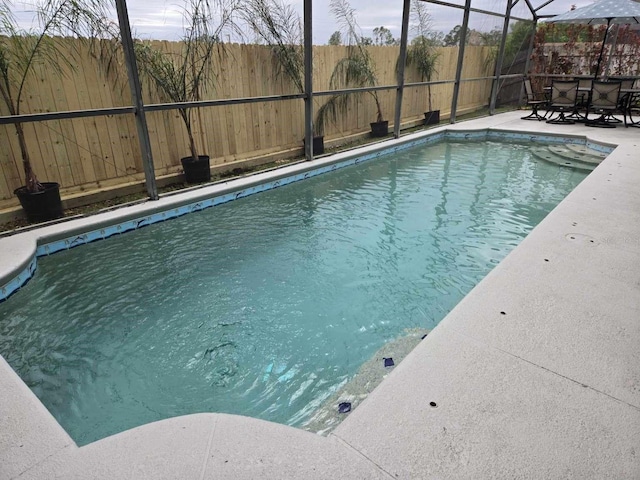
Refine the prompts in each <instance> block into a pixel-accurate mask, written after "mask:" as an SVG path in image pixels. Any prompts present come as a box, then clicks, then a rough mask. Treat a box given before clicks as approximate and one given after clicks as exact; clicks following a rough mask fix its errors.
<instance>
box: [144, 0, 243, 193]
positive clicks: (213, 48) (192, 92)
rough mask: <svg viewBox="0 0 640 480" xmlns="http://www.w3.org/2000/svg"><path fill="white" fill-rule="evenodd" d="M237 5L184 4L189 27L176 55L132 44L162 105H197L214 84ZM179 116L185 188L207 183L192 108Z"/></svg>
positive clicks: (208, 0)
mask: <svg viewBox="0 0 640 480" xmlns="http://www.w3.org/2000/svg"><path fill="white" fill-rule="evenodd" d="M236 9H237V6H236V5H235V4H233V3H229V2H224V1H223V0H187V4H186V6H185V9H184V18H185V23H186V25H187V27H186V28H185V31H184V35H183V37H182V39H181V42H180V45H179V51H178V52H177V53H171V52H167V51H164V50H161V49H159V48H157V47H156V46H154V44H153V43H151V42H146V41H141V40H137V39H136V40H135V41H134V50H135V54H136V60H137V63H138V69H139V70H140V74H141V76H142V77H143V78H147V79H148V80H149V81H150V82H151V84H153V85H154V86H155V88H156V91H157V94H158V95H159V96H160V97H161V99H162V100H164V101H168V102H174V103H182V102H197V101H200V100H202V95H203V93H204V92H205V91H206V89H207V88H209V87H211V86H213V83H214V79H215V72H214V59H215V58H216V55H218V56H219V57H220V56H221V55H222V54H223V53H224V43H223V41H222V36H223V34H224V33H225V32H226V31H227V30H228V29H235V28H236V26H235V23H234V20H233V13H234V10H236ZM178 113H179V115H180V118H181V119H182V122H183V123H184V126H185V129H186V131H187V136H188V137H189V151H190V155H189V156H187V157H184V158H182V159H181V160H180V161H181V163H182V167H183V169H184V175H185V180H186V181H187V183H202V182H208V181H209V180H211V167H210V159H209V156H208V155H202V154H200V153H199V151H198V147H197V146H196V142H195V138H194V134H193V126H194V118H193V115H192V114H193V108H192V107H180V108H178Z"/></svg>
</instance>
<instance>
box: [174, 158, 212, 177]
mask: <svg viewBox="0 0 640 480" xmlns="http://www.w3.org/2000/svg"><path fill="white" fill-rule="evenodd" d="M180 162H181V163H182V168H183V169H184V179H185V180H186V182H187V183H203V182H209V181H211V167H210V166H209V155H198V160H194V159H193V157H184V158H181V159H180Z"/></svg>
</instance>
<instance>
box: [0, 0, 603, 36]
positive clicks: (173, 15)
mask: <svg viewBox="0 0 640 480" xmlns="http://www.w3.org/2000/svg"><path fill="white" fill-rule="evenodd" d="M0 1H5V0H0ZM282 1H285V2H286V3H289V4H291V5H293V6H294V8H296V10H298V11H299V13H300V15H301V16H302V0H282ZM448 1H449V2H450V3H456V4H460V5H464V0H448ZM349 3H350V5H351V6H352V7H353V8H354V9H355V11H356V19H357V22H358V24H359V25H360V27H361V29H362V34H363V35H364V36H373V34H372V30H373V29H374V28H375V27H380V26H384V27H385V28H387V29H389V30H391V32H392V33H393V35H394V37H397V38H398V37H400V25H401V21H402V3H403V2H402V0H349ZM531 3H532V4H533V6H534V7H537V6H538V5H542V4H543V3H544V0H531ZM591 3H593V0H554V1H553V2H552V3H550V4H549V5H548V6H546V7H544V8H543V9H542V10H540V12H539V13H541V14H545V15H547V14H548V15H557V14H560V13H564V12H567V11H569V10H570V9H571V6H572V5H576V6H577V7H581V6H585V5H589V4H591ZM13 5H14V8H13V9H12V11H13V12H14V14H15V15H16V17H17V19H18V21H19V22H20V23H21V26H24V27H29V26H30V25H31V24H32V21H33V20H32V18H33V15H32V13H31V12H33V10H34V7H33V1H31V2H28V1H27V2H24V1H20V0H13ZM426 6H427V9H428V11H429V13H430V15H431V19H432V22H431V28H432V29H433V30H436V31H441V32H443V33H445V34H446V33H448V32H449V31H451V29H453V28H454V27H455V26H456V25H459V24H461V23H462V10H461V9H456V8H451V7H444V6H440V5H435V4H431V3H426ZM471 6H472V7H474V8H480V9H483V10H489V11H493V12H498V13H504V10H505V7H506V0H471ZM127 8H128V10H129V18H130V22H131V25H132V29H133V30H134V32H135V35H136V36H138V37H140V38H148V39H167V40H176V39H179V38H180V35H181V32H182V14H181V10H180V0H127ZM526 12H528V9H527V8H526V5H525V3H524V0H519V2H518V4H517V6H516V7H515V9H514V11H513V13H512V15H514V16H520V17H523V18H530V16H529V15H526ZM501 22H502V21H501V19H499V18H497V17H492V16H488V15H481V14H477V13H472V14H471V17H470V27H471V28H474V29H476V30H479V31H490V30H492V29H494V28H500V29H501V28H502V23H501ZM338 29H339V27H338V25H337V23H336V21H335V19H334V18H333V16H332V15H331V13H330V11H329V0H314V2H313V43H314V44H316V45H323V44H326V43H327V41H328V39H329V37H330V36H331V34H332V33H333V32H334V31H336V30H338Z"/></svg>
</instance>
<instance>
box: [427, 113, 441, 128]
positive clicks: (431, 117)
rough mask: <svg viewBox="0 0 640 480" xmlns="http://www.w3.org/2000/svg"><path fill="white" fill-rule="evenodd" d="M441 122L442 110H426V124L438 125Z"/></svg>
mask: <svg viewBox="0 0 640 480" xmlns="http://www.w3.org/2000/svg"><path fill="white" fill-rule="evenodd" d="M438 123H440V110H432V111H430V112H424V124H425V125H436V124H438Z"/></svg>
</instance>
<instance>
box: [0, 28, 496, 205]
mask: <svg viewBox="0 0 640 480" xmlns="http://www.w3.org/2000/svg"><path fill="white" fill-rule="evenodd" d="M60 41H61V42H66V43H67V44H69V45H68V48H70V49H71V48H76V47H77V45H71V42H73V39H62V40H60ZM156 46H157V47H158V48H163V49H165V50H167V51H172V50H177V49H178V48H180V45H179V44H178V43H176V42H165V41H163V42H157V45H156ZM81 48H82V47H81ZM225 48H226V50H227V53H228V55H227V56H226V57H225V58H223V59H218V60H216V62H217V63H216V64H215V65H214V68H215V69H216V70H217V71H218V73H219V75H218V82H217V84H216V86H215V90H212V91H211V92H208V94H207V96H206V97H205V98H203V100H201V101H198V102H188V103H182V104H171V103H164V102H162V101H160V100H161V98H159V97H158V96H157V95H156V94H154V93H153V92H154V90H153V88H152V86H151V85H149V84H148V83H147V82H145V81H144V80H143V85H142V86H143V95H144V103H145V105H144V110H145V112H147V123H148V126H149V136H150V141H151V150H152V152H153V157H154V164H155V174H156V176H163V175H171V174H176V173H179V172H180V171H181V164H180V158H182V157H185V156H188V155H189V146H188V140H187V136H186V132H185V129H184V125H183V124H182V121H181V119H180V117H179V114H178V111H177V109H180V108H191V107H195V110H194V112H193V116H194V136H195V139H196V144H197V146H198V149H199V151H200V152H202V153H203V154H208V155H209V156H210V157H211V159H212V162H211V163H212V164H213V165H216V164H224V163H229V162H236V161H243V160H244V159H248V158H254V157H264V158H266V159H268V158H278V156H282V155H285V154H286V155H289V156H291V155H301V154H302V146H303V142H302V140H303V138H304V102H303V101H302V100H303V99H304V98H305V97H306V95H305V94H304V93H300V92H295V91H292V90H295V87H293V85H291V84H290V83H289V82H287V81H286V79H285V78H283V77H282V76H278V75H277V74H276V73H275V71H274V68H273V63H272V62H273V60H272V57H271V51H270V50H269V48H268V47H266V46H260V45H246V44H231V45H227V46H226V47H225ZM368 48H369V50H370V52H371V55H372V58H373V60H374V62H375V65H376V67H377V76H378V81H379V85H378V86H375V87H371V88H368V87H365V88H354V89H342V90H338V91H329V90H324V89H323V88H322V87H323V86H328V85H329V78H330V76H331V73H332V71H333V68H334V65H335V64H336V63H337V62H338V61H339V60H340V59H341V58H343V57H344V55H345V54H346V47H344V46H315V47H313V56H314V65H313V68H314V75H313V78H314V89H315V90H316V91H314V93H313V97H314V102H313V103H314V109H315V110H317V109H318V108H319V107H320V106H321V105H322V104H323V103H324V102H325V101H326V100H327V98H328V97H329V96H331V95H334V94H341V93H344V94H347V93H360V92H366V91H376V92H378V97H379V101H380V105H381V107H382V111H383V115H384V117H385V119H387V120H393V111H394V105H395V97H396V93H397V89H398V86H397V84H396V72H395V64H396V60H397V55H398V49H397V47H377V46H372V47H368ZM467 51H470V52H471V54H470V55H469V58H468V60H467V62H466V64H465V72H467V74H471V75H472V76H473V77H474V78H476V77H477V78H478V79H480V78H485V81H484V82H483V81H480V80H478V81H475V82H474V86H470V87H467V88H465V89H463V91H462V92H461V96H460V100H459V107H458V108H459V110H468V109H474V108H480V107H482V106H486V104H487V98H488V95H489V92H490V83H491V77H486V76H485V77H482V75H486V74H487V73H488V72H487V71H486V70H485V68H486V67H485V65H484V63H485V62H484V59H485V58H486V57H487V55H488V54H489V51H490V49H489V48H488V47H472V46H468V47H467ZM457 54H458V49H457V47H442V48H440V49H439V61H438V67H437V75H436V76H435V78H434V79H432V80H433V81H431V82H419V80H420V78H419V75H418V74H417V72H416V71H415V70H413V69H412V68H411V67H408V68H407V70H406V75H405V77H406V82H407V83H406V84H405V88H404V102H403V108H402V121H403V122H407V121H419V119H420V118H421V117H422V116H423V112H424V111H426V110H427V109H428V98H427V97H428V95H427V92H426V90H425V89H426V88H427V87H428V88H429V89H430V96H431V103H432V108H433V109H438V110H442V114H443V115H446V114H447V112H448V109H449V107H450V99H451V92H452V88H453V87H452V80H450V79H452V78H454V77H455V69H454V68H452V65H453V64H455V59H456V58H457ZM83 58H84V59H85V60H83V61H84V62H86V65H82V66H81V67H80V68H78V69H76V70H74V71H69V72H67V73H66V75H63V76H52V75H51V72H47V71H45V70H44V69H38V68H37V69H36V74H35V75H34V76H33V78H31V79H30V80H29V83H28V84H27V86H26V87H27V91H28V93H29V94H28V95H26V96H25V101H24V103H23V105H22V111H23V112H29V113H25V114H24V115H20V116H18V117H11V116H8V115H7V112H0V144H3V145H5V146H6V147H5V148H3V149H2V150H0V208H2V205H5V206H7V205H12V204H16V203H17V201H16V199H15V198H14V196H13V190H14V189H16V188H18V187H19V186H21V185H22V184H23V182H24V180H23V178H22V165H21V158H20V149H19V147H18V142H17V139H16V135H15V131H14V126H13V125H12V124H15V123H16V122H20V123H22V124H23V128H24V130H25V135H26V138H27V146H28V149H29V153H30V156H31V161H32V163H33V166H34V170H35V171H36V173H37V175H38V177H39V178H40V179H41V181H55V182H58V183H60V184H61V186H62V188H63V189H64V190H65V191H66V192H68V193H73V192H75V191H84V190H90V189H95V188H104V187H111V186H114V185H118V184H123V183H130V182H139V181H141V180H143V179H144V173H143V171H144V169H143V165H142V160H141V153H140V146H139V144H138V141H137V134H136V126H135V123H134V120H133V117H134V113H135V108H134V107H132V106H130V105H128V103H129V102H130V99H129V96H128V93H127V89H126V88H125V87H123V86H122V83H121V82H120V81H119V80H118V79H119V78H121V77H122V76H123V75H124V70H123V71H121V72H115V73H114V74H112V76H103V75H102V74H101V73H100V69H99V68H97V67H96V65H95V64H94V63H92V61H91V57H90V55H89V54H88V52H87V54H86V55H83ZM474 73H475V74H474ZM207 97H208V98H207ZM375 119H376V108H375V104H374V102H373V101H370V100H369V99H366V98H364V99H362V98H361V99H360V100H359V101H357V102H350V104H349V105H348V107H347V109H346V110H345V111H344V114H343V115H341V116H340V118H339V119H338V120H337V121H336V122H331V123H330V124H328V125H326V127H325V131H324V134H325V137H326V138H327V139H328V140H329V141H331V139H336V140H339V139H341V138H344V139H346V138H349V137H350V136H351V135H354V134H360V133H364V132H367V131H368V130H369V123H370V122H372V121H374V120H375ZM283 152H284V153H283ZM287 152H289V153H287Z"/></svg>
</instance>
